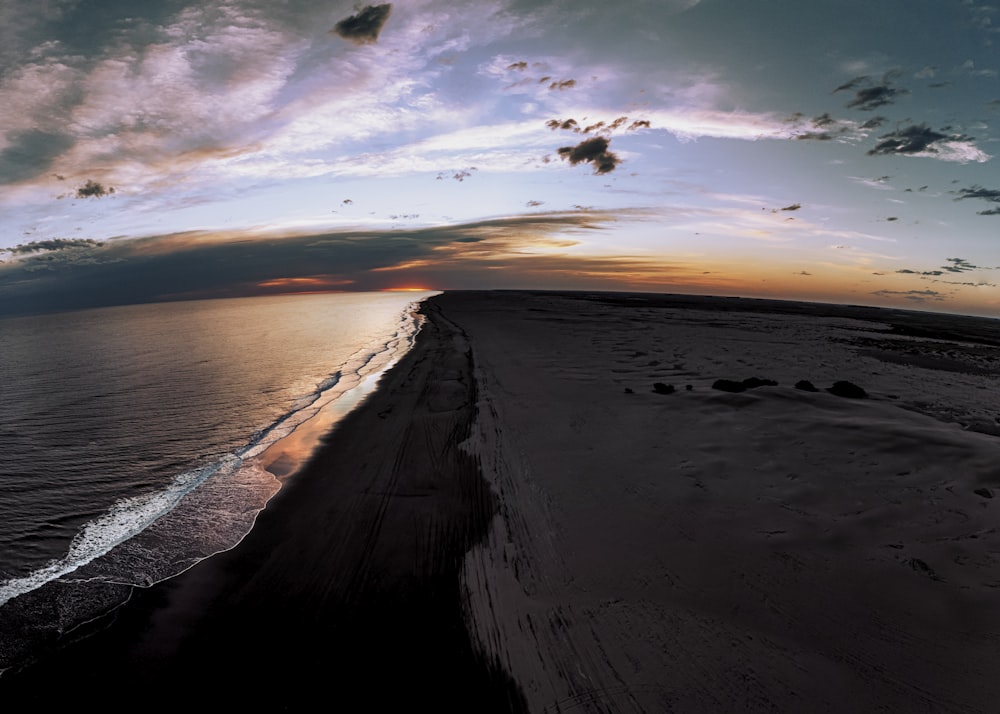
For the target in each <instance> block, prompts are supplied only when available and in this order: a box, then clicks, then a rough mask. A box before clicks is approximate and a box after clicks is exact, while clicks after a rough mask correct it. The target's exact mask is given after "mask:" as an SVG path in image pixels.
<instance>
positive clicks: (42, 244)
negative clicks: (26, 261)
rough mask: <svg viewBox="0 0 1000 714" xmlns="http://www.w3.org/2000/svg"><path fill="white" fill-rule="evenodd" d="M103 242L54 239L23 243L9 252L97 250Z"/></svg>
mask: <svg viewBox="0 0 1000 714" xmlns="http://www.w3.org/2000/svg"><path fill="white" fill-rule="evenodd" d="M100 245H101V242H100V241H96V240H94V239H93V238H52V239H50V240H36V241H32V242H31V243H21V244H19V245H15V246H14V247H13V248H7V250H8V251H9V252H11V253H14V254H25V255H26V254H31V253H41V252H45V251H53V250H66V249H69V248H95V247H97V246H100Z"/></svg>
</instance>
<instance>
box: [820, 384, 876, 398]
mask: <svg viewBox="0 0 1000 714" xmlns="http://www.w3.org/2000/svg"><path fill="white" fill-rule="evenodd" d="M826 391H828V392H829V393H830V394H833V395H836V396H838V397H847V398H848V399H867V398H868V392H866V391H865V390H864V389H862V388H861V387H859V386H858V385H856V384H853V383H851V382H847V381H844V380H841V381H839V382H834V383H833V386H832V387H827V390H826Z"/></svg>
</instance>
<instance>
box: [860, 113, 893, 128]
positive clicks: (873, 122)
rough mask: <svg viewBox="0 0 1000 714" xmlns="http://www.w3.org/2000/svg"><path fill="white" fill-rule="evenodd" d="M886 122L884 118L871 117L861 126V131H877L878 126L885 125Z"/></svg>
mask: <svg viewBox="0 0 1000 714" xmlns="http://www.w3.org/2000/svg"><path fill="white" fill-rule="evenodd" d="M886 121H888V120H887V119H886V118H885V117H882V116H876V117H872V118H871V119H869V120H868V121H866V122H864V123H863V124H862V125H861V128H862V129H878V128H879V127H880V126H882V125H883V124H885V123H886Z"/></svg>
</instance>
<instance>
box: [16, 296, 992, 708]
mask: <svg viewBox="0 0 1000 714" xmlns="http://www.w3.org/2000/svg"><path fill="white" fill-rule="evenodd" d="M424 311H425V314H426V315H427V318H428V319H427V323H426V325H425V327H424V329H423V330H422V332H421V334H420V335H419V337H418V339H417V344H416V346H415V347H414V348H413V350H411V352H409V353H408V354H407V355H406V357H404V359H403V360H401V362H400V363H399V364H398V365H397V366H396V367H395V368H393V369H392V370H391V371H390V372H389V373H388V374H387V375H386V376H385V377H384V378H383V381H382V383H381V384H380V386H379V388H378V390H377V391H376V392H375V393H374V394H373V395H372V396H371V397H370V398H369V399H368V400H367V401H366V402H365V403H364V404H363V405H362V406H361V407H360V408H359V409H357V410H356V411H354V412H352V413H351V414H350V415H349V416H348V418H347V419H346V420H345V421H344V422H342V423H341V424H340V425H339V426H338V427H337V428H336V429H335V430H334V431H333V432H332V433H331V434H330V436H329V437H328V438H327V440H326V443H325V444H324V446H323V447H322V448H321V450H320V451H319V452H318V454H317V455H316V456H315V458H314V459H313V460H312V462H310V464H309V465H308V466H307V467H306V468H305V469H304V470H303V471H302V472H301V473H298V474H296V475H294V476H293V477H291V478H290V479H289V480H288V482H287V483H286V485H285V487H284V488H283V489H282V490H281V491H280V492H279V494H278V495H277V496H276V497H275V498H274V499H273V500H272V501H271V503H270V504H269V505H268V507H267V509H265V511H263V512H262V513H261V515H260V517H259V518H258V522H257V525H256V527H255V528H254V529H253V530H252V531H251V533H250V534H249V535H248V536H247V537H246V538H245V539H244V541H243V542H242V543H240V544H239V545H238V546H237V547H236V548H234V549H232V550H231V551H228V552H226V553H223V554H220V555H218V556H215V557H213V558H210V559H208V560H205V561H203V562H201V563H199V564H198V565H197V566H195V567H194V568H192V569H191V570H189V571H187V572H186V573H184V574H183V575H181V576H179V577H176V578H174V579H172V580H170V581H167V582H164V583H161V584H159V585H157V586H154V587H152V588H149V589H148V590H144V591H140V592H138V593H136V595H135V596H134V597H133V598H132V600H131V601H130V603H129V604H128V605H126V606H124V607H122V608H121V609H120V610H119V611H118V613H117V616H116V618H115V620H114V622H112V623H111V624H110V626H108V627H106V628H105V629H103V630H101V631H100V632H99V633H97V634H95V635H93V636H90V637H87V638H82V639H80V641H78V642H76V643H75V644H72V645H69V646H66V647H64V648H62V649H61V650H60V651H59V652H57V653H55V654H52V655H50V656H48V657H47V658H45V659H44V660H43V661H41V662H40V663H39V664H37V665H36V666H34V667H31V668H28V669H27V670H25V671H24V672H22V673H20V674H19V675H8V676H4V677H3V678H0V696H2V697H3V698H4V700H5V701H17V702H23V703H25V704H40V703H50V704H52V703H56V704H61V705H65V706H68V705H74V706H81V705H84V704H88V703H90V704H99V705H100V706H101V708H102V709H103V710H105V711H124V710H126V709H127V710H133V709H136V708H138V709H150V708H152V709H154V710H155V709H158V708H162V709H168V708H174V707H176V706H177V705H179V704H182V703H190V702H194V701H197V702H198V703H205V702H207V703H211V704H215V705H227V706H252V707H254V708H255V709H263V708H267V709H274V710H278V711H304V710H309V711H312V710H314V709H316V708H317V705H316V704H315V702H316V701H317V699H319V701H321V702H324V703H325V704H324V706H323V707H322V708H329V709H332V710H335V711H357V710H358V704H357V703H358V702H363V703H364V709H366V710H370V711H404V710H405V711H408V710H411V709H415V708H417V707H418V706H421V707H429V708H430V709H432V710H434V711H461V712H487V711H497V712H507V711H530V712H666V711H678V712H706V713H707V712H785V711H811V712H842V711H886V712H889V711H906V712H990V711H995V709H996V701H997V700H998V697H1000V678H998V677H997V676H996V675H997V674H998V673H1000V665H998V664H997V658H996V653H997V652H998V651H1000V608H998V607H997V604H998V600H1000V535H998V533H997V526H998V518H997V511H996V509H997V508H998V507H1000V505H998V503H997V502H996V501H997V499H996V498H994V496H996V495H997V494H1000V490H998V489H1000V466H998V464H1000V441H998V434H1000V425H998V418H1000V411H997V410H996V407H995V395H996V380H997V377H998V375H1000V328H998V327H997V325H996V323H995V322H994V321H985V320H978V319H972V318H969V319H964V318H950V317H946V316H933V315H921V314H917V313H908V312H902V311H887V310H877V309H874V308H852V307H830V306H816V305H807V304H797V303H772V302H768V301H755V300H726V299H720V298H694V297H690V298H689V297H681V296H654V295H619V294H615V295H610V294H594V295H588V294H584V293H578V294H557V293H517V292H498V293H463V292H454V293H445V294H443V295H440V296H437V297H434V298H432V299H431V300H429V301H428V302H427V303H425V306H424ZM750 378H758V379H759V380H766V381H767V382H775V383H776V384H770V383H768V384H761V385H759V386H754V385H755V384H757V383H753V382H748V383H744V380H748V379H750ZM718 380H729V381H730V382H732V383H735V384H740V385H742V386H743V389H742V390H741V391H726V390H723V389H719V388H717V387H718V386H719V385H717V382H718ZM804 381H808V382H809V383H810V384H811V385H812V386H813V389H814V390H815V391H810V390H809V389H808V388H807V386H806V385H805V384H802V382H804ZM837 382H850V383H851V384H853V385H856V386H857V387H860V388H861V389H863V390H864V394H865V396H864V397H863V398H860V396H859V395H857V396H842V395H843V394H844V391H843V390H838V389H834V392H833V393H831V391H829V389H830V388H832V387H833V386H834V385H835V384H836V383H837ZM797 383H799V386H798V387H796V384H797ZM655 385H660V386H659V387H656V386H655ZM734 388H735V387H734ZM105 624H106V623H105ZM95 629H96V628H95ZM53 682H59V683H60V686H59V687H58V688H54V687H53V686H52V683H53ZM109 692H113V693H114V696H113V697H112V698H111V699H110V700H109Z"/></svg>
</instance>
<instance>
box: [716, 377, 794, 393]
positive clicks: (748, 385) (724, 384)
mask: <svg viewBox="0 0 1000 714" xmlns="http://www.w3.org/2000/svg"><path fill="white" fill-rule="evenodd" d="M777 386H778V383H777V382H775V381H774V380H773V379H761V378H760V377H747V378H746V379H744V380H743V381H742V382H737V381H736V380H733V379H717V380H715V384H713V385H712V389H718V390H720V391H723V392H733V393H739V392H745V391H746V390H748V389H756V388H757V387H777Z"/></svg>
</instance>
